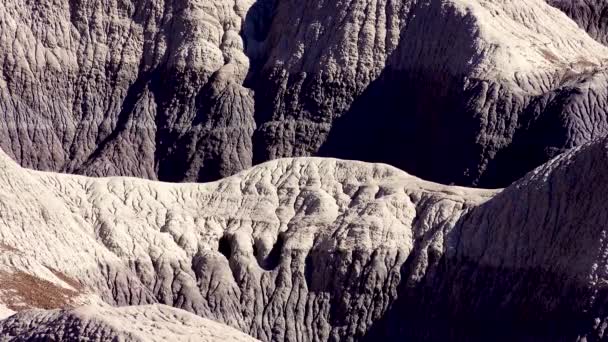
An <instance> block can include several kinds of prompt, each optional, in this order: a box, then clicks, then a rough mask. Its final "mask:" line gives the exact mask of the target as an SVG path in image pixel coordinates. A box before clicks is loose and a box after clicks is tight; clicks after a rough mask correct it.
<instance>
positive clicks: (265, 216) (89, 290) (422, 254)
mask: <svg viewBox="0 0 608 342" xmlns="http://www.w3.org/2000/svg"><path fill="white" fill-rule="evenodd" d="M607 166H608V140H604V141H599V142H597V143H595V144H591V145H585V146H584V147H581V148H578V149H575V150H573V151H572V152H570V153H567V154H565V155H563V156H560V157H559V158H557V159H554V160H552V161H551V162H549V163H548V164H546V165H544V166H543V167H541V168H539V169H536V170H535V171H534V172H532V173H531V174H529V175H528V176H526V177H525V178H524V179H522V180H521V181H519V182H517V183H516V184H514V185H513V186H511V187H509V188H507V189H506V190H504V191H489V190H474V189H465V188H459V187H449V186H442V185H437V184H434V183H429V182H425V181H422V180H419V179H417V178H415V177H412V176H409V175H407V174H405V173H404V172H402V171H399V170H397V169H394V168H392V167H389V166H385V165H377V164H365V163H360V162H347V161H340V160H334V159H316V158H304V159H281V160H277V161H273V162H269V163H265V164H262V165H260V166H257V167H255V168H253V169H251V170H248V171H246V172H242V173H240V174H238V175H235V176H233V177H230V178H227V179H224V180H222V181H219V182H215V183H208V184H200V185H197V184H166V183H154V182H150V181H144V180H138V179H127V178H102V179H92V178H85V177H80V176H71V175H58V174H52V173H41V172H36V171H29V170H25V169H22V168H20V167H19V166H18V165H17V164H15V163H14V162H12V161H11V160H10V159H9V158H8V157H6V156H3V157H2V159H1V162H0V185H1V186H0V204H1V206H0V209H1V211H0V212H1V213H2V215H1V216H0V243H1V244H2V246H4V247H3V252H2V253H1V254H0V274H3V275H4V279H9V280H10V279H16V278H15V277H22V278H24V277H26V276H28V277H29V278H33V279H37V282H38V283H40V284H41V286H44V288H50V289H54V292H52V293H55V294H56V295H53V296H51V297H53V298H56V299H61V301H57V302H53V303H58V304H52V303H51V304H48V305H57V306H61V307H66V306H67V307H69V306H77V305H80V303H83V302H95V301H96V300H98V299H96V298H100V299H102V300H103V301H105V302H107V303H110V304H113V305H140V304H151V303H163V304H167V305H171V306H174V307H176V308H181V309H185V310H187V311H190V312H192V313H195V314H197V315H199V316H203V317H206V318H210V319H213V320H217V321H220V322H223V323H226V324H228V325H230V326H232V327H235V328H238V329H239V330H241V331H243V332H245V333H248V334H250V335H252V336H254V337H257V338H259V339H261V340H267V341H270V340H277V339H278V340H282V339H287V340H302V341H327V340H338V339H354V340H367V339H369V340H377V339H378V338H412V339H414V340H445V339H446V338H449V339H453V340H460V339H462V340H475V339H486V340H487V339H493V340H501V339H503V340H513V339H516V340H524V339H532V340H534V339H544V340H560V339H563V340H574V339H576V338H578V337H583V336H587V337H588V338H592V337H594V336H599V335H602V334H603V328H602V327H603V320H604V317H606V315H605V314H604V308H605V307H606V298H607V297H606V294H605V292H606V291H605V284H606V279H605V278H606V277H607V276H606V270H605V267H604V266H605V260H604V259H605V255H606V253H605V243H604V240H605V239H604V235H605V232H604V225H605V222H607V221H608V217H607V216H606V215H607V213H608V210H606V206H605V201H604V200H603V197H604V194H605V193H606V191H607V190H608V178H607V177H608V176H607V174H606V173H605V172H604V170H605V169H606V167H607ZM75 260H78V262H74V261H75ZM32 282H34V280H32ZM15 283H18V282H15ZM14 292H17V293H19V289H18V288H17V289H16V290H11V289H10V288H8V289H6V288H4V291H3V292H1V293H0V303H2V304H4V305H5V306H7V307H8V308H9V309H11V310H14V311H22V310H26V309H28V308H33V307H38V306H39V304H38V303H39V302H40V299H39V297H36V296H34V297H32V296H30V295H28V293H22V294H21V297H22V299H21V300H20V301H19V303H21V304H19V305H18V304H16V303H15V302H14V300H13V299H14V298H15V297H14V296H11V295H10V293H14ZM11 300H13V301H11ZM42 302H43V303H49V302H48V301H42ZM46 308H50V307H48V306H47V307H46ZM45 315H46V314H45Z"/></svg>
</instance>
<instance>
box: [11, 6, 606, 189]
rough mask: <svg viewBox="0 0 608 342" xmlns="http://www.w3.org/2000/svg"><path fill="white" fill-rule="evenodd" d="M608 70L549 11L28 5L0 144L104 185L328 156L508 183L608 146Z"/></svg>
mask: <svg viewBox="0 0 608 342" xmlns="http://www.w3.org/2000/svg"><path fill="white" fill-rule="evenodd" d="M573 3H574V2H573ZM573 6H574V5H573ZM573 13H579V12H578V11H576V10H575V11H574V12H573ZM594 13H595V12H594ZM575 17H576V18H579V17H580V18H583V19H581V20H583V21H584V20H588V21H594V20H595V19H593V18H594V17H593V16H589V15H587V14H581V15H580V16H579V15H576V16H575ZM579 22H580V20H579ZM590 32H592V31H590ZM592 33H593V32H592ZM595 36H596V37H597V35H595ZM607 58H608V48H606V47H603V46H602V45H601V44H599V43H598V42H596V41H594V40H593V39H592V38H591V37H589V36H588V35H587V34H585V33H584V31H583V30H581V29H580V28H578V27H577V25H576V24H575V23H574V22H572V21H571V20H570V19H568V18H567V16H566V15H564V14H563V13H561V12H560V11H559V10H557V9H555V8H553V7H551V6H549V5H548V4H546V3H545V2H544V1H542V0H529V1H519V0H394V1H393V0H371V1H368V0H365V1H363V0H353V1H320V0H304V1H297V2H294V1H286V0H257V1H254V0H211V1H209V0H187V1H172V0H121V1H110V0H104V1H96V2H95V1H88V0H76V1H68V0H41V1H36V2H32V1H26V0H10V1H4V2H3V3H2V4H0V65H1V66H2V68H1V69H0V137H1V139H0V146H1V147H2V148H3V149H4V150H5V151H6V152H7V153H9V155H11V156H12V157H14V158H15V159H16V160H17V161H18V162H19V163H21V165H23V166H26V167H32V168H36V169H42V170H54V171H62V172H69V173H81V174H86V175H95V176H99V175H110V176H111V175H124V176H137V177H146V178H151V179H160V180H166V181H184V180H187V181H196V180H198V181H206V180H215V179H218V178H221V177H223V176H227V175H231V174H234V173H235V172H237V171H240V170H242V169H245V168H247V167H249V166H251V165H252V163H258V162H262V161H266V160H269V159H274V158H278V157H291V156H308V155H323V156H337V157H348V158H352V159H361V160H367V161H382V162H387V163H390V164H392V165H394V166H398V167H400V168H402V169H405V170H407V171H409V172H410V173H413V174H416V175H419V176H422V177H424V178H426V179H431V180H436V181H441V182H444V183H452V182H455V183H458V184H475V185H483V186H495V185H506V184H508V183H510V182H511V181H513V180H515V179H516V178H518V177H519V176H521V175H523V174H524V173H525V172H526V171H529V170H530V169H531V168H533V167H535V166H537V165H539V164H541V163H542V162H544V161H546V160H547V159H548V158H549V157H550V156H553V155H555V154H556V153H557V152H560V151H563V150H564V149H567V148H571V147H573V146H577V145H580V144H581V143H584V142H586V141H589V140H591V139H593V138H596V137H598V136H601V135H602V134H606V133H608V124H607V123H606V121H607V116H606V112H605V108H606V101H607V96H608V95H607V94H606V89H608V84H607V83H608V82H607V80H606V77H607V75H606V71H605V61H606V59H607ZM522 151H525V152H526V153H525V157H522Z"/></svg>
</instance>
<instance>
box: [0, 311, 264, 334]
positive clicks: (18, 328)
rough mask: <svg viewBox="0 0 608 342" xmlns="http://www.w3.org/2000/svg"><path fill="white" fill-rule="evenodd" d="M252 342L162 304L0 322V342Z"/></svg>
mask: <svg viewBox="0 0 608 342" xmlns="http://www.w3.org/2000/svg"><path fill="white" fill-rule="evenodd" d="M31 340H41V341H65V342H69V341H91V342H92V341H99V342H101V341H125V342H126V341H134V342H135V341H137V342H164V341H175V342H182V341H184V342H185V341H200V342H219V341H224V342H229V341H234V342H245V341H247V342H249V341H251V342H253V341H257V340H256V339H254V338H252V337H249V336H247V335H245V334H243V333H241V332H239V331H237V330H234V329H232V328H229V327H227V326H225V325H222V324H219V323H216V322H212V321H210V320H207V319H204V318H200V317H198V316H196V315H193V314H191V313H187V312H185V311H183V310H178V309H174V308H171V307H167V306H164V305H148V306H134V307H126V308H109V307H99V306H87V307H81V308H78V309H73V310H54V311H43V310H32V311H29V312H25V313H20V314H17V315H15V316H12V317H10V318H9V319H7V320H5V321H2V322H0V341H2V342H8V341H10V342H19V341H31Z"/></svg>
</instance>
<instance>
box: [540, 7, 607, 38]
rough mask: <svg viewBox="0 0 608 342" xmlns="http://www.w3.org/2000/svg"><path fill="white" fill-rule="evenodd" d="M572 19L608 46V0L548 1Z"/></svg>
mask: <svg viewBox="0 0 608 342" xmlns="http://www.w3.org/2000/svg"><path fill="white" fill-rule="evenodd" d="M547 2H548V3H549V4H551V5H553V6H555V7H557V8H559V9H561V10H562V11H564V12H565V13H566V14H567V15H568V16H569V17H571V18H572V19H573V20H574V21H576V23H578V24H579V26H580V27H582V28H583V29H585V30H586V31H587V32H589V35H590V36H591V37H593V38H595V39H596V40H598V41H599V42H601V43H603V44H604V45H606V44H608V21H607V20H606V18H607V14H608V1H606V0H547Z"/></svg>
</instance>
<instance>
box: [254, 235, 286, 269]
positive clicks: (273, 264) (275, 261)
mask: <svg viewBox="0 0 608 342" xmlns="http://www.w3.org/2000/svg"><path fill="white" fill-rule="evenodd" d="M284 245H285V235H284V234H283V233H281V234H279V236H278V237H277V241H276V242H275V243H274V245H273V246H272V249H271V250H270V252H269V253H268V255H267V256H266V258H264V260H261V261H260V257H259V255H260V252H259V251H258V247H257V246H255V245H254V246H253V254H254V256H255V257H256V258H257V259H258V262H259V264H260V267H262V268H263V269H264V270H266V271H272V270H274V269H276V268H277V267H278V266H279V264H280V263H281V252H282V250H283V246H284Z"/></svg>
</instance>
